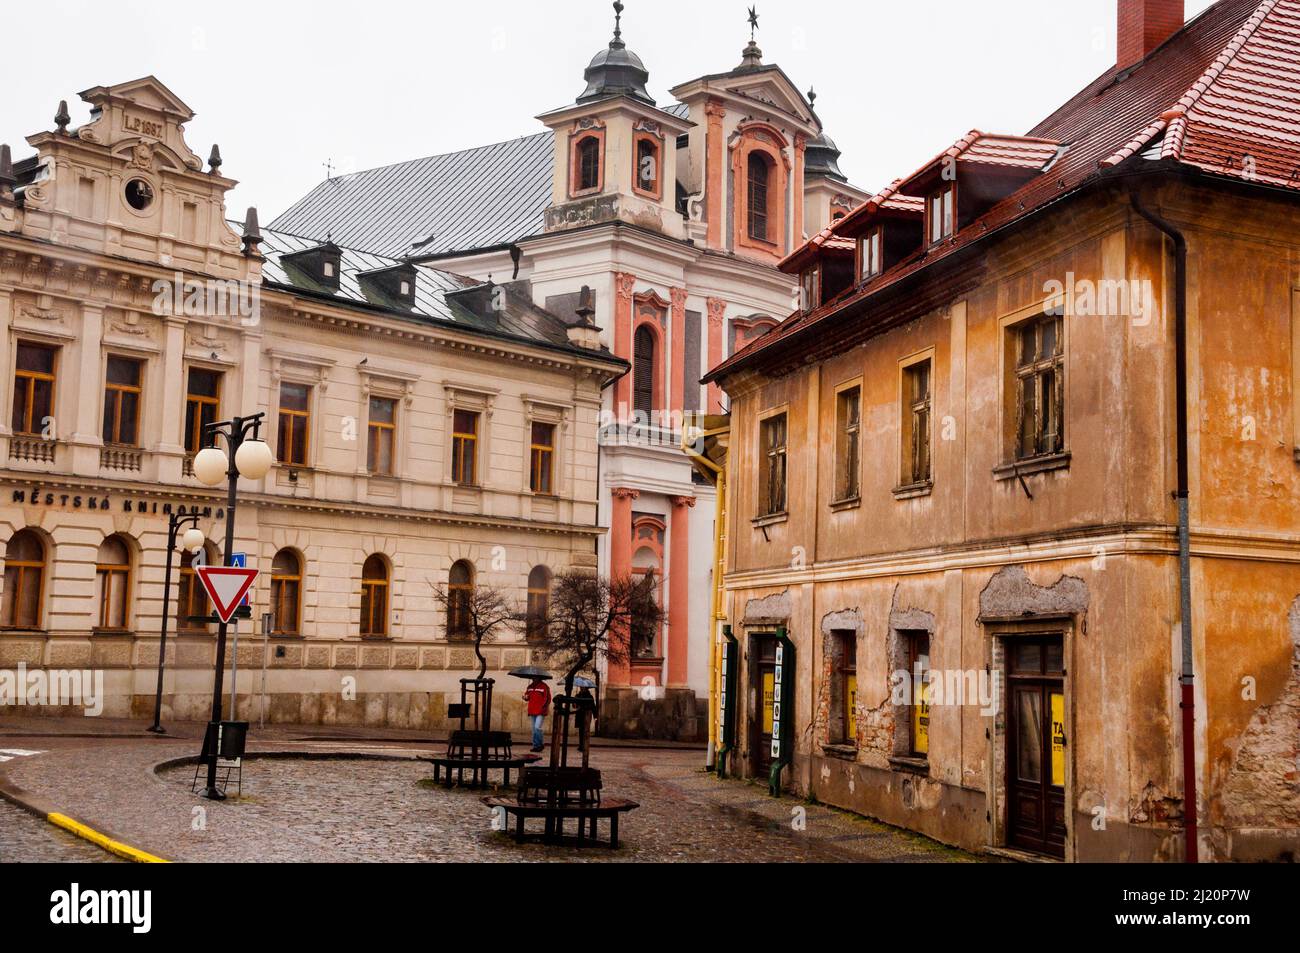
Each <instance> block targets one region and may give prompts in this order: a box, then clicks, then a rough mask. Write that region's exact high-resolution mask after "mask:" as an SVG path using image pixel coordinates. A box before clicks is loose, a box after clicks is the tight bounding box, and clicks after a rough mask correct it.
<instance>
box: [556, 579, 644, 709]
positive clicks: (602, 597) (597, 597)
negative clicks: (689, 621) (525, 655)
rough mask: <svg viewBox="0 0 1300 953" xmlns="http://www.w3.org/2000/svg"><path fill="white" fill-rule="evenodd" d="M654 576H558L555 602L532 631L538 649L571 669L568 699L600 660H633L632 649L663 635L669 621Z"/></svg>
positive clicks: (567, 691)
mask: <svg viewBox="0 0 1300 953" xmlns="http://www.w3.org/2000/svg"><path fill="white" fill-rule="evenodd" d="M657 590H658V586H657V585H656V582H655V577H654V575H653V574H647V575H644V576H640V577H624V578H621V579H603V578H601V577H600V576H598V575H596V574H595V573H591V572H583V571H581V570H576V569H570V570H568V571H567V572H564V573H561V574H560V575H558V576H556V577H555V580H554V582H553V583H552V586H551V597H550V600H549V601H548V604H547V606H546V609H545V610H544V612H543V613H541V614H540V616H537V615H535V616H534V617H533V621H532V629H533V631H534V632H535V633H536V638H535V642H534V644H535V645H536V646H537V648H538V649H540V650H541V651H542V652H543V653H544V654H545V655H546V656H547V657H548V658H549V659H551V660H552V662H553V663H554V664H557V665H562V666H565V667H566V668H567V674H566V675H565V676H564V679H563V681H564V690H565V694H568V695H572V694H573V680H574V678H576V677H577V676H578V674H579V673H581V672H583V671H585V670H587V669H588V668H590V667H591V666H592V665H594V664H595V663H596V662H597V661H599V660H600V659H604V660H605V661H607V662H613V663H615V664H618V663H620V662H625V661H627V659H628V657H629V654H630V653H629V646H630V645H631V644H634V643H636V642H639V641H640V640H642V639H645V638H647V637H653V635H654V634H655V633H657V632H658V630H659V626H660V624H661V623H662V621H663V616H664V613H663V609H662V608H661V607H660V605H659V599H658V591H657Z"/></svg>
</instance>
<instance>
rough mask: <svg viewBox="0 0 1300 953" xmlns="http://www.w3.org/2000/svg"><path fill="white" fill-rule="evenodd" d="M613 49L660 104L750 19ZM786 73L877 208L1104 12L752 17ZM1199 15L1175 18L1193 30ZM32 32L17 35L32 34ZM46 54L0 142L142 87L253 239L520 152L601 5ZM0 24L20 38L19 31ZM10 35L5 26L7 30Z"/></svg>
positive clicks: (440, 11)
mask: <svg viewBox="0 0 1300 953" xmlns="http://www.w3.org/2000/svg"><path fill="white" fill-rule="evenodd" d="M625 3H626V6H627V9H626V11H625V13H624V15H623V36H624V39H625V40H626V41H627V43H628V46H629V47H630V48H631V49H632V50H634V51H635V52H636V53H637V54H639V55H640V56H641V58H642V59H643V60H644V61H645V64H646V68H647V69H649V71H650V92H651V95H652V96H654V97H655V98H656V99H657V100H658V101H659V104H660V105H666V104H667V103H668V102H669V101H670V97H669V96H668V94H667V90H668V88H669V87H671V86H675V85H677V84H679V83H682V82H685V81H686V80H689V79H692V78H694V77H697V76H700V75H703V74H706V73H715V72H722V71H724V70H728V69H731V68H732V67H734V66H736V65H737V64H738V63H739V62H740V54H741V49H742V48H743V47H744V45H745V43H746V42H747V41H748V39H749V28H748V26H747V25H746V22H745V21H746V9H747V2H730V0H728V2H717V0H708V2H703V0H653V2H651V0H625ZM757 3H758V12H759V16H760V22H759V34H758V41H759V45H760V46H761V47H762V49H763V54H764V61H765V62H767V63H777V64H779V65H780V66H781V67H783V68H784V69H785V71H786V73H787V74H788V75H789V76H790V77H791V79H792V80H793V81H794V82H795V83H797V84H798V85H799V87H800V88H801V89H803V90H805V91H806V90H807V89H808V88H809V87H810V86H813V87H816V90H817V93H818V100H817V110H818V113H819V115H820V116H821V118H822V121H823V122H824V123H825V125H826V129H827V131H828V132H829V133H830V135H831V136H832V137H833V138H834V139H835V140H836V142H837V143H838V144H839V146H840V148H841V149H842V150H843V152H844V157H843V160H842V162H841V166H842V168H843V169H844V171H845V173H847V174H848V176H849V178H850V179H851V180H852V181H853V182H854V183H856V184H858V185H860V186H862V187H863V188H865V189H867V190H869V191H874V190H875V189H878V188H880V187H881V186H883V185H885V184H887V183H888V182H889V181H891V180H892V179H894V178H896V177H897V176H899V175H902V174H904V173H907V172H910V171H912V170H913V169H914V168H915V167H916V166H918V165H919V164H920V163H922V162H923V161H925V160H926V159H928V158H930V157H931V156H933V155H934V154H936V153H937V152H939V151H940V150H941V149H943V148H945V147H946V146H948V145H949V144H951V142H952V141H953V140H955V139H956V138H958V137H959V136H961V135H962V134H964V133H965V132H967V131H969V130H970V129H972V128H979V129H983V130H985V131H990V132H1006V133H1023V132H1025V131H1027V130H1028V129H1029V128H1030V127H1031V126H1033V125H1034V124H1035V123H1036V122H1038V120H1040V119H1041V118H1043V117H1045V116H1046V115H1047V114H1048V113H1050V112H1051V111H1052V110H1053V109H1054V108H1055V107H1056V106H1057V105H1059V104H1060V103H1061V102H1063V101H1064V100H1065V99H1066V98H1067V97H1069V96H1070V95H1071V94H1073V93H1075V92H1076V91H1078V89H1079V88H1081V87H1082V86H1083V85H1085V84H1086V83H1087V82H1089V81H1090V80H1092V79H1093V78H1095V77H1096V76H1097V75H1098V74H1099V73H1101V72H1102V71H1103V70H1104V69H1106V68H1107V67H1108V66H1109V65H1110V64H1112V63H1113V62H1114V59H1115V11H1116V0H985V2H974V0H858V2H853V3H849V2H845V0H757ZM1211 5H1212V0H1187V15H1188V17H1189V18H1190V17H1193V16H1195V15H1196V14H1199V13H1200V12H1201V11H1203V10H1205V9H1206V8H1207V7H1209V6H1211ZM29 19H30V18H29ZM37 20H38V21H39V22H40V23H41V29H40V30H39V31H38V32H39V33H40V34H41V37H40V38H36V39H33V38H30V37H29V38H28V39H27V40H26V41H23V42H10V43H7V44H6V48H5V55H4V56H3V57H0V89H2V90H4V91H5V93H4V98H3V102H0V142H9V143H10V144H11V145H13V146H14V155H15V158H19V157H21V156H24V155H27V154H28V149H27V146H26V144H25V143H24V142H23V139H24V137H26V136H27V135H30V134H31V133H33V132H36V131H38V130H43V129H50V128H52V127H53V125H54V124H53V116H54V113H55V108H56V106H57V105H58V101H59V100H60V99H67V100H68V101H69V108H70V110H71V112H72V116H73V124H74V125H77V124H80V123H82V122H84V121H85V119H86V115H87V112H86V107H85V104H84V103H82V102H81V101H80V100H79V99H78V98H77V95H76V94H77V93H78V92H79V91H81V90H83V89H87V88H89V87H91V86H96V85H100V84H103V85H112V84H114V83H120V82H124V81H126V80H131V79H135V78H137V77H139V76H144V75H147V74H150V73H152V74H154V75H155V76H157V77H158V78H159V79H160V80H162V82H163V83H165V84H166V85H167V86H168V87H169V88H170V89H171V90H172V91H173V92H174V93H176V95H178V96H179V97H180V98H181V99H183V100H184V101H185V102H186V103H188V104H189V106H190V108H191V109H193V110H194V111H195V112H196V113H197V114H198V115H197V117H196V118H195V119H194V121H193V122H191V123H190V124H189V126H188V139H189V144H190V147H191V148H192V149H193V150H194V151H195V152H197V153H198V154H199V155H200V156H201V157H202V158H205V159H206V157H207V154H208V150H209V148H210V147H211V144H212V143H213V142H218V143H220V145H221V152H222V156H223V157H224V159H225V165H224V167H223V168H222V172H224V173H225V174H227V175H229V176H231V177H232V178H235V179H238V180H240V183H241V184H240V186H239V188H238V189H236V190H235V192H234V193H233V194H232V195H231V196H230V198H229V200H228V212H229V214H230V215H231V216H232V217H242V213H243V209H244V208H245V207H246V206H248V205H256V206H258V208H259V210H260V211H261V213H262V221H263V222H267V221H270V219H271V218H272V217H273V216H274V215H276V214H278V213H279V212H281V211H283V210H284V209H285V208H286V207H287V206H288V205H289V204H290V203H292V202H293V201H294V200H295V199H296V198H298V197H300V196H301V195H303V194H305V193H306V192H307V191H308V190H309V189H310V188H312V186H314V185H315V184H316V183H317V182H319V181H321V180H322V179H323V178H324V177H325V166H326V163H327V162H332V163H333V166H334V168H335V169H336V170H342V171H349V170H359V169H366V168H373V167H375V166H380V165H386V164H389V163H392V162H400V161H402V160H405V159H412V158H416V157H419V156H426V155H434V154H437V153H441V152H451V151H454V150H457V149H463V148H468V147H471V146H476V145H484V144H487V143H491V142H499V141H502V140H505V139H512V138H515V137H517V136H522V135H528V134H530V133H533V132H538V131H540V130H541V129H542V126H541V124H540V123H538V122H537V121H536V120H535V119H534V118H533V117H535V116H536V115H537V114H538V113H541V112H544V111H546V110H549V109H553V108H555V107H557V106H561V105H565V104H568V103H570V102H572V101H573V99H574V98H575V97H576V96H577V95H578V94H579V93H580V92H581V91H582V89H583V81H582V71H583V69H584V67H585V66H586V64H587V63H588V62H589V60H590V59H591V57H592V55H594V54H595V53H596V52H597V51H598V50H599V49H601V48H602V47H603V46H604V45H605V44H607V43H608V42H609V38H610V33H611V30H612V26H613V12H612V10H611V8H610V4H609V3H607V2H604V0H545V2H542V0H531V2H529V0H494V2H482V0H480V2H464V0H460V2H439V0H423V2H418V3H417V2H414V0H405V2H402V0H365V2H355V0H353V2H339V0H313V2H307V0H261V2H257V3H252V2H245V0H226V2H224V3H220V4H217V3H195V2H190V0H170V2H150V0H128V2H113V3H105V2H103V0H100V2H55V3H45V4H42V5H39V15H37ZM11 21H12V18H11ZM12 22H16V21H12Z"/></svg>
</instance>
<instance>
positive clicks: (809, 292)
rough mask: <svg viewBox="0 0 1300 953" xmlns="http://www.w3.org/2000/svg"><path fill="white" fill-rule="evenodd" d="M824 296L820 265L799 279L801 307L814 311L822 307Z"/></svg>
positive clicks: (806, 271) (810, 269)
mask: <svg viewBox="0 0 1300 953" xmlns="http://www.w3.org/2000/svg"><path fill="white" fill-rule="evenodd" d="M821 296H822V271H821V267H820V266H819V265H813V266H812V267H811V268H807V269H805V270H804V273H803V274H802V275H801V276H800V278H799V307H800V308H801V309H802V310H804V311H812V310H813V309H814V308H816V307H817V306H818V305H820V304H821V303H822V302H821Z"/></svg>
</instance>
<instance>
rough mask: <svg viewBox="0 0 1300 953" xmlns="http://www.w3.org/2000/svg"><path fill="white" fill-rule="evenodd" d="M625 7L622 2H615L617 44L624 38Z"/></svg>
mask: <svg viewBox="0 0 1300 953" xmlns="http://www.w3.org/2000/svg"><path fill="white" fill-rule="evenodd" d="M624 9H625V8H624V6H623V4H622V2H621V0H614V40H615V42H617V41H618V40H619V39H621V38H622V36H623V10H624Z"/></svg>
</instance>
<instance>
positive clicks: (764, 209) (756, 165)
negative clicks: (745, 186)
mask: <svg viewBox="0 0 1300 953" xmlns="http://www.w3.org/2000/svg"><path fill="white" fill-rule="evenodd" d="M770 173H771V165H770V162H769V160H768V157H767V156H766V155H764V154H763V153H761V152H758V151H755V152H751V153H750V154H749V176H748V178H749V237H750V238H753V239H755V240H757V241H760V242H766V241H771V238H770V237H769V234H768V179H769V178H770Z"/></svg>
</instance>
